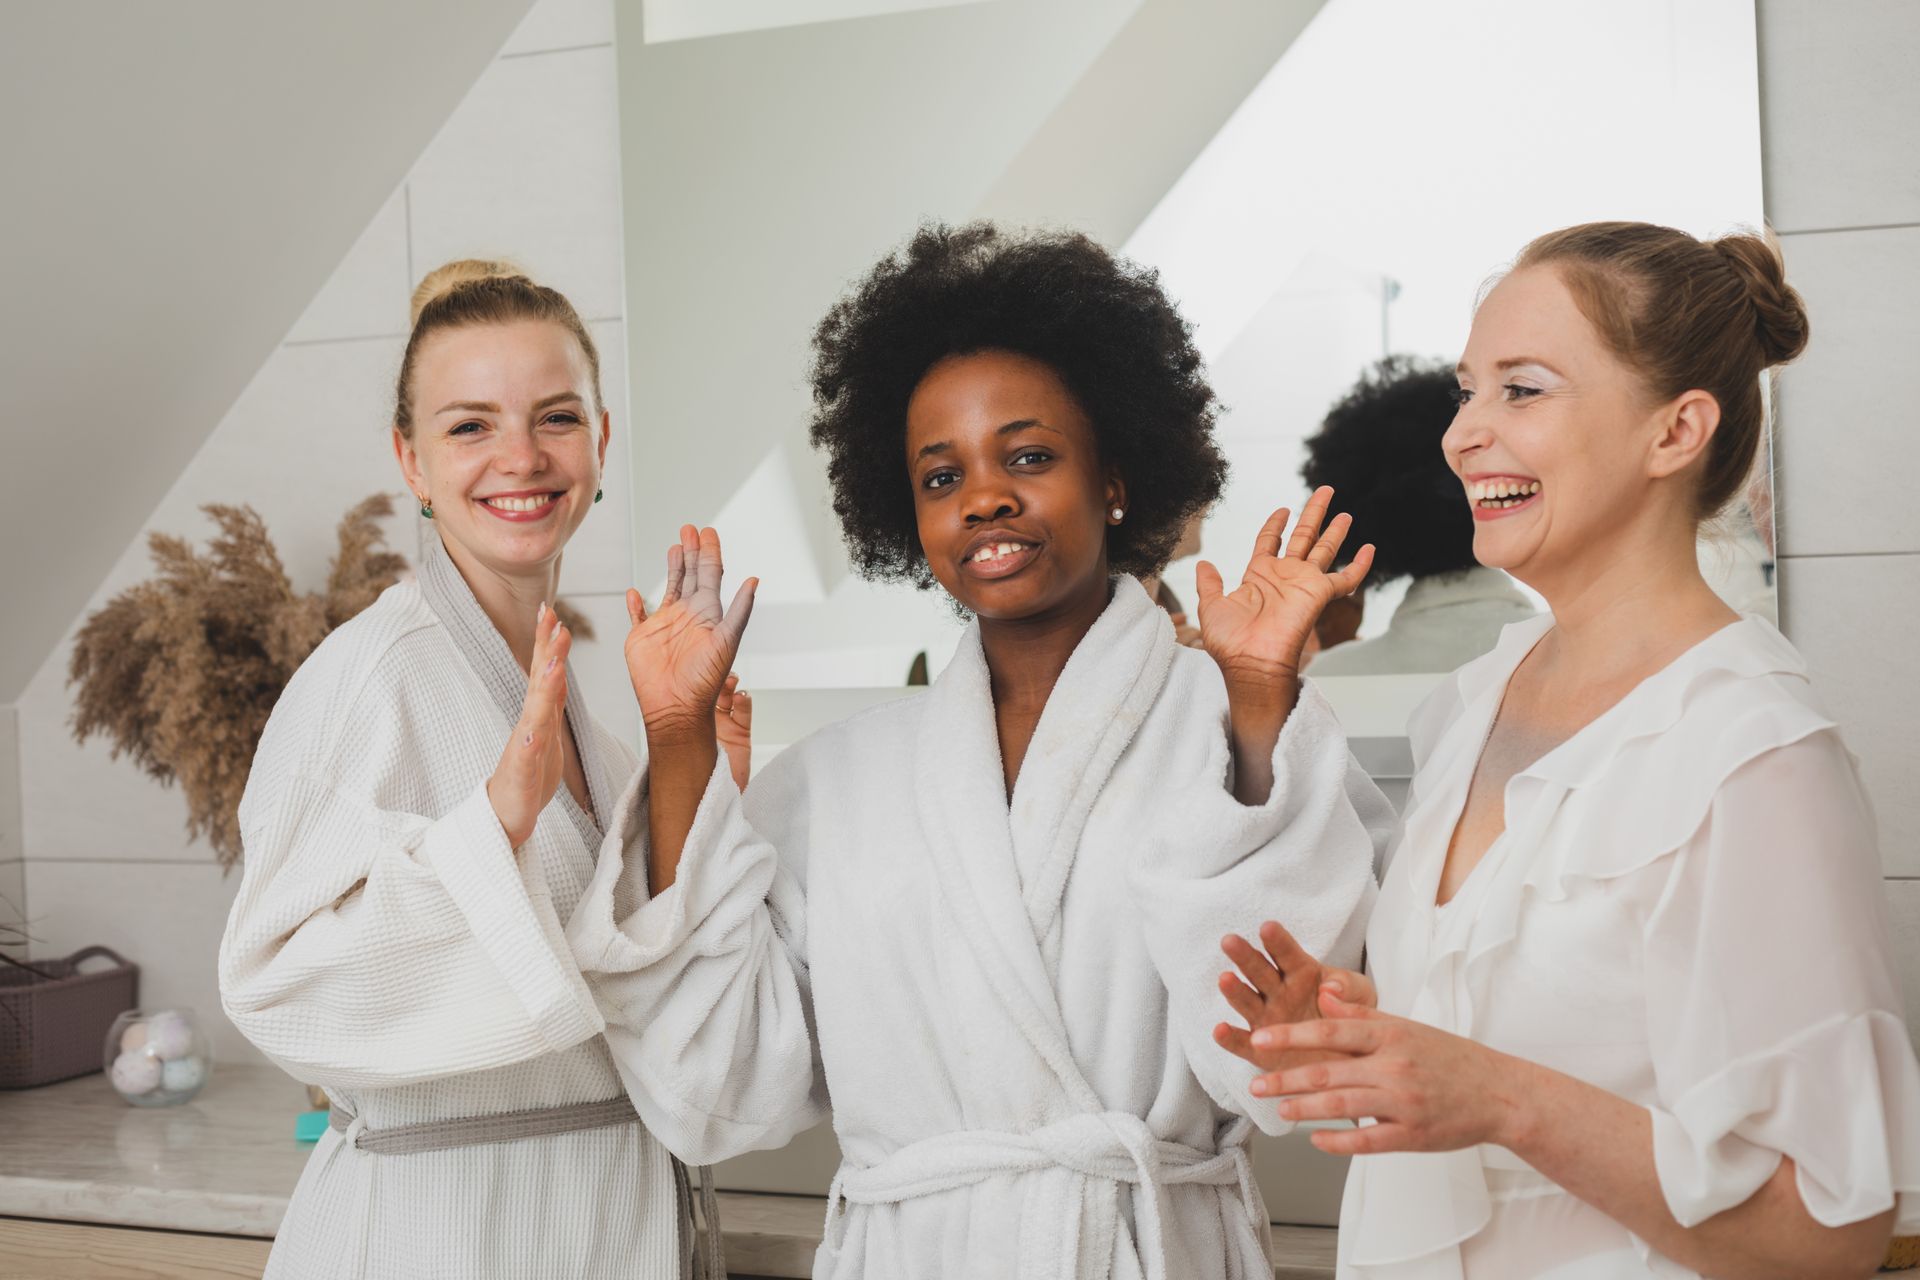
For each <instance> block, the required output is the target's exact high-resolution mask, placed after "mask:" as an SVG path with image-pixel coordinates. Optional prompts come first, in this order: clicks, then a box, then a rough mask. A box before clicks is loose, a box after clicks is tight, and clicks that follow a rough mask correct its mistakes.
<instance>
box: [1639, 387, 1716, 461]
mask: <svg viewBox="0 0 1920 1280" xmlns="http://www.w3.org/2000/svg"><path fill="white" fill-rule="evenodd" d="M1654 425H1655V427H1656V431H1655V434H1654V437H1653V440H1652V446H1651V449H1650V451H1649V453H1648V457H1647V471H1648V474H1649V475H1651V476H1653V478H1654V479H1656V480H1663V479H1665V478H1666V477H1668V476H1671V475H1677V474H1678V473H1680V472H1682V471H1685V470H1686V469H1687V468H1688V467H1690V466H1692V465H1693V464H1694V463H1695V462H1696V461H1698V460H1699V459H1700V458H1702V457H1704V456H1705V454H1706V452H1707V446H1708V445H1710V444H1712V443H1713V433H1714V432H1715V431H1717V430H1718V429H1719V427H1720V402H1719V401H1718V400H1716V399H1714V398H1713V395H1712V393H1711V392H1707V391H1697V390H1696V391H1685V392H1682V393H1681V394H1680V395H1679V396H1678V397H1677V398H1675V399H1673V400H1671V401H1669V402H1668V403H1667V404H1666V405H1664V406H1662V407H1661V409H1660V411H1659V414H1658V417H1657V419H1656V421H1655V424H1654Z"/></svg>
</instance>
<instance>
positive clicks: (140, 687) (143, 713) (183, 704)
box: [67, 494, 406, 869]
mask: <svg viewBox="0 0 1920 1280" xmlns="http://www.w3.org/2000/svg"><path fill="white" fill-rule="evenodd" d="M201 510H203V511H205V512H206V513H207V515H208V516H209V517H211V518H212V520H213V522H214V523H215V524H216V525H218V526H219V528H220V532H219V534H218V536H216V537H215V538H214V539H213V540H212V541H211V542H210V543H208V545H207V552H206V554H205V555H201V554H199V553H198V552H196V551H195V550H194V548H193V546H192V544H190V543H189V542H187V541H186V540H185V539H184V538H176V537H173V536H171V535H169V534H164V533H156V534H153V535H152V536H151V537H149V538H148V540H147V545H148V547H149V548H150V549H151V551H152V553H153V563H154V567H155V568H156V569H157V570H159V573H158V575H157V576H156V577H155V578H154V579H152V580H151V581H149V582H143V583H141V584H140V585H139V586H137V587H131V588H129V589H128V590H126V591H123V592H121V593H120V594H119V595H117V596H115V597H114V598H113V599H112V600H110V601H108V602H107V604H106V605H105V606H104V607H103V608H101V609H100V610H99V611H98V612H96V613H95V614H94V615H93V616H92V617H90V618H88V619H87V621H86V623H85V625H83V626H82V627H81V628H80V634H79V635H78V636H77V637H76V638H75V640H74V645H73V656H72V658H71V660H70V661H69V662H68V664H67V683H68V684H69V685H77V686H78V689H79V691H78V693H77V694H76V696H75V698H74V711H73V736H74V738H75V739H76V740H78V741H81V742H84V741H86V740H87V739H88V738H90V737H92V736H93V735H94V734H102V735H104V736H105V737H107V738H108V739H109V740H110V741H111V742H112V743H113V755H114V757H115V758H118V757H119V756H121V755H126V756H129V757H131V758H132V760H133V762H134V763H135V764H137V765H139V766H140V768H141V769H142V770H144V771H145V772H146V773H147V775H148V776H149V777H152V778H155V779H157V780H158V781H160V782H161V783H163V784H164V783H172V782H173V781H175V780H176V779H177V780H178V781H179V783H180V789H181V790H182V791H183V792H185V793H186V797H187V835H188V836H189V837H190V838H197V837H205V838H206V840H207V842H208V843H209V844H211V845H212V846H213V848H214V852H215V853H216V854H217V855H218V856H219V859H220V865H221V867H222V868H226V869H230V868H231V867H232V866H233V864H234V863H235V862H236V861H238V859H239V857H240V831H239V822H238V818H237V811H238V809H239V806H240V795H241V792H243V791H244V790H245V789H246V785H247V770H248V768H249V767H250V766H251V765H252V763H253V751H254V748H255V747H256V746H258V745H259V742H260V731H261V730H262V729H264V728H265V727H266V724H267V716H268V715H269V714H270V713H271V712H272V711H273V704H274V703H275V702H276V701H278V700H279V697H280V691H281V690H283V689H285V688H286V687H287V681H288V680H289V679H291V678H292V676H293V673H294V671H295V669H297V668H298V667H299V665H300V664H301V663H302V662H304V661H305V660H306V657H307V655H308V654H310V653H312V652H313V650H314V648H315V647H316V646H317V645H318V644H319V643H320V641H321V640H323V639H325V638H326V635H327V633H328V632H329V631H331V630H333V629H334V628H335V627H337V626H339V625H340V624H341V623H343V622H345V621H346V620H347V619H349V618H351V617H353V616H354V615H355V614H357V613H359V612H360V611H361V610H362V609H364V608H366V607H367V606H368V605H370V604H372V603H373V601H374V599H375V598H376V597H378V596H379V594H380V593H381V592H382V591H384V590H386V589H387V588H388V587H389V586H391V585H393V583H394V582H395V581H397V580H398V579H399V576H400V572H401V570H403V569H405V568H406V561H405V560H403V559H401V558H400V556H399V555H397V554H395V553H394V552H392V551H389V550H387V549H386V539H385V537H384V535H382V533H381V532H380V526H379V524H378V521H379V519H380V518H381V517H382V516H389V515H392V514H393V500H392V499H391V498H389V497H388V496H387V495H385V494H375V495H374V496H373V497H371V498H368V499H367V500H366V501H364V502H362V503H360V504H359V505H358V506H356V507H354V508H353V509H352V510H351V511H349V512H347V514H346V517H345V518H344V519H342V520H341V521H340V528H339V552H338V554H337V555H335V557H334V560H333V566H332V570H331V572H330V573H329V574H328V575H327V585H326V590H325V591H324V592H321V593H318V594H309V595H299V594H296V593H295V591H294V589H293V583H292V582H291V581H289V580H288V578H287V572H286V570H285V569H284V568H283V567H282V566H281V563H280V555H279V553H278V552H277V551H275V550H274V548H273V542H272V540H271V539H270V538H268V536H267V527H266V525H265V523H264V522H263V521H262V520H261V519H260V517H259V515H258V514H257V513H256V512H255V511H254V510H253V509H252V508H251V507H244V506H242V507H230V506H224V505H220V504H211V505H208V506H205V507H202V508H201Z"/></svg>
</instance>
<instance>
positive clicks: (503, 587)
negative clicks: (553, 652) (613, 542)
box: [441, 538, 560, 670]
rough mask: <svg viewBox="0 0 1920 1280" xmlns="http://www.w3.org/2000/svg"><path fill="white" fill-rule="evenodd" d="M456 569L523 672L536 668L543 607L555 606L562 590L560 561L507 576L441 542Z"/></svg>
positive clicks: (447, 543) (461, 550)
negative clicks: (535, 641) (535, 644)
mask: <svg viewBox="0 0 1920 1280" xmlns="http://www.w3.org/2000/svg"><path fill="white" fill-rule="evenodd" d="M441 545H442V546H444V547H445V548H446V549H447V556H448V557H449V558H450V559H451V560H452V561H453V566H454V568H456V569H458V570H459V571H460V576H461V577H462V578H464V579H466V582H467V587H468V589H469V590H471V591H472V592H473V598H474V599H475V600H476V601H478V602H479V605H480V610H481V612H482V613H485V614H486V615H487V619H488V621H490V622H492V623H493V626H494V630H496V631H498V632H499V633H500V636H501V638H502V639H504V640H505V641H506V642H507V648H508V649H510V650H511V651H512V652H513V660H514V661H515V662H517V663H519V664H520V667H521V669H522V670H527V669H529V668H531V667H532V665H533V634H534V628H535V626H536V625H537V624H538V622H539V616H538V615H539V610H540V606H541V604H542V603H544V604H546V605H548V606H551V605H552V604H553V602H554V599H555V597H556V596H557V595H558V593H559V590H560V558H559V557H558V556H556V557H554V559H553V561H552V562H551V563H549V564H543V565H539V566H536V567H535V568H533V569H532V570H531V571H530V572H528V573H525V574H505V573H501V572H499V571H498V570H496V569H493V568H490V567H489V566H487V565H485V564H483V563H482V562H481V561H479V560H478V559H476V558H475V557H474V556H472V555H471V554H469V553H468V552H467V550H466V549H465V548H464V547H461V546H460V545H459V544H457V543H454V542H450V541H448V540H447V539H445V538H442V539H441Z"/></svg>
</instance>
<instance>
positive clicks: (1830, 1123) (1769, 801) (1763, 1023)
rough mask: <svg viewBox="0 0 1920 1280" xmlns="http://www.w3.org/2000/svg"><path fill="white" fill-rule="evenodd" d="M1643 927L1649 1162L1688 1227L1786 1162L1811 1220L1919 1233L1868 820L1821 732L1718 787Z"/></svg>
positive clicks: (1916, 1136) (1902, 1058)
mask: <svg viewBox="0 0 1920 1280" xmlns="http://www.w3.org/2000/svg"><path fill="white" fill-rule="evenodd" d="M1676 856H1677V862H1676V865H1675V868H1674V872H1673V875H1672V878H1671V879H1670V881H1669V882H1668V885H1667V888H1666V892H1665V894H1664V895H1663V897H1662V899H1661V901H1660V904H1659V906H1658V907H1657V908H1656V910H1655V912H1654V914H1653V915H1652V916H1651V917H1650V918H1649V920H1648V923H1647V925H1646V951H1645V961H1646V973H1645V989H1646V991H1647V1020H1648V1032H1649V1039H1650V1044H1651V1048H1652V1056H1653V1065H1654V1071H1655V1077H1656V1087H1657V1091H1658V1096H1659V1098H1660V1100H1661V1104H1662V1105H1660V1106H1657V1107H1654V1108H1652V1112H1653V1134H1654V1160H1655V1164H1656V1167H1657V1169H1658V1172H1659V1177H1660V1184H1661V1188H1662V1190H1663V1192H1664V1193H1665V1196H1666V1201H1667V1206H1668V1208H1669V1209H1670V1210H1671V1211H1672V1212H1673V1215H1674V1217H1675V1218H1677V1219H1678V1220H1679V1221H1680V1222H1681V1223H1682V1224H1683V1225H1686V1226H1692V1225H1694V1224H1696V1223H1698V1222H1700V1221H1702V1220H1704V1219H1706V1218H1709V1217H1711V1216H1713V1215H1714V1214H1716V1213H1719V1212H1721V1211H1722V1210H1725V1209H1728V1208H1731V1207H1733V1206H1735V1205H1738V1204H1741V1203H1743V1202H1744V1201H1746V1200H1747V1199H1748V1198H1749V1197H1751V1196H1752V1195H1753V1194H1754V1193H1755V1192H1756V1191H1757V1190H1759V1188H1760V1187H1761V1185H1762V1184H1764V1183H1765V1182H1766V1181H1767V1179H1768V1178H1770V1177H1771V1176H1772V1175H1773V1172H1774V1170H1775V1169H1776V1168H1777V1167H1778V1165H1779V1161H1780V1158H1781V1157H1782V1156H1783V1155H1784V1156H1786V1157H1788V1158H1790V1159H1792V1160H1793V1162H1794V1164H1795V1166H1796V1168H1797V1185H1798V1188H1799V1192H1800V1196H1801V1198H1802V1200H1803V1201H1804V1202H1805V1204H1806V1206H1807V1209H1808V1211H1809V1212H1810V1213H1811V1214H1812V1215H1813V1217H1814V1218H1816V1219H1817V1220H1819V1221H1820V1222H1822V1223H1824V1224H1825V1225H1827V1226H1841V1225H1844V1224H1846V1223H1850V1222H1857V1221H1860V1220H1862V1219H1864V1218H1869V1217H1872V1216H1873V1215H1875V1214H1878V1213H1882V1212H1884V1211H1885V1210H1886V1209H1888V1208H1889V1207H1891V1206H1894V1205H1896V1204H1897V1205H1898V1208H1899V1215H1898V1230H1900V1231H1902V1232H1911V1231H1914V1230H1916V1229H1920V1066H1916V1064H1915V1061H1914V1054H1913V1048H1912V1045H1911V1043H1910V1042H1909V1040H1908V1036H1907V1030H1906V1027H1905V1025H1904V1023H1903V1022H1902V1019H1901V1014H1900V1008H1901V1005H1900V997H1899V991H1898V988H1897V986H1896V984H1895V981H1894V976H1893V971H1892V966H1891V963H1890V947H1889V940H1888V929H1887V923H1886V914H1885V908H1884V902H1883V896H1882V895H1883V892H1884V890H1883V887H1882V881H1881V873H1880V866H1879V857H1878V853H1877V849H1876V840H1875V836H1874V827H1873V819H1872V816H1871V812H1870V810H1869V808H1868V804H1867V801H1866V798H1865V796H1864V794H1863V792H1862V790H1861V788H1860V783H1859V779H1858V777H1857V775H1856V773H1855V771H1854V768H1853V762H1852V759H1851V757H1850V756H1849V754H1848V752H1847V749H1846V747H1845V745H1844V744H1843V743H1842V742H1841V740H1840V738H1839V736H1838V734H1837V733H1835V732H1834V731H1833V730H1831V729H1826V730H1822V731H1820V732H1817V733H1813V734H1810V735H1808V736H1805V737H1802V738H1799V739H1797V740H1796V741H1793V742H1791V743H1788V744H1786V745H1782V746H1778V747H1775V748H1773V749H1771V750H1768V751H1765V752H1763V753H1761V754H1758V755H1756V756H1755V757H1754V758H1752V759H1750V760H1748V761H1747V762H1746V763H1745V764H1743V765H1741V766H1740V767H1739V768H1738V769H1737V770H1735V771H1734V772H1732V773H1731V774H1729V775H1728V776H1727V778H1726V779H1725V781H1724V782H1723V783H1722V785H1721V786H1720V788H1719V790H1718V791H1717V793H1716V794H1715V797H1714V800H1713V804H1712V807H1711V809H1710V810H1709V812H1708V815H1707V818H1706V820H1705V821H1704V822H1703V823H1702V824H1701V825H1700V826H1699V828H1698V829H1697V830H1696V831H1695V832H1694V834H1693V836H1692V838H1691V839H1690V840H1689V841H1687V843H1686V844H1685V845H1684V846H1683V847H1682V848H1681V849H1680V850H1679V851H1678V853H1677V855H1676Z"/></svg>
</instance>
